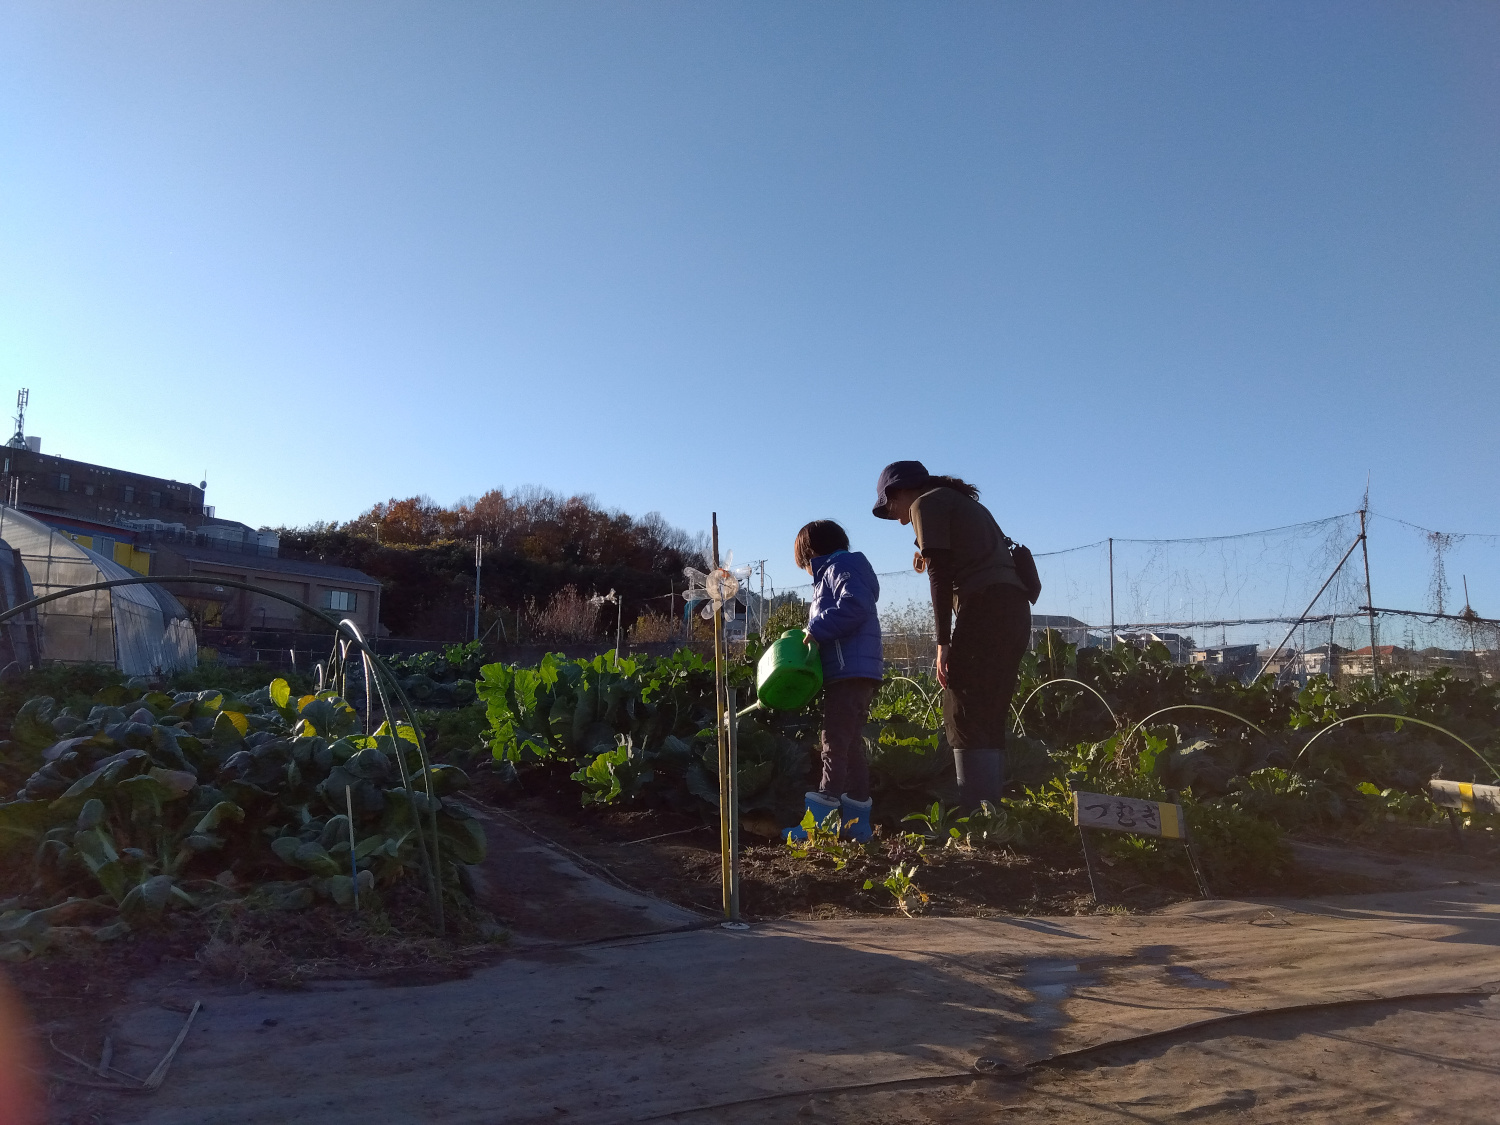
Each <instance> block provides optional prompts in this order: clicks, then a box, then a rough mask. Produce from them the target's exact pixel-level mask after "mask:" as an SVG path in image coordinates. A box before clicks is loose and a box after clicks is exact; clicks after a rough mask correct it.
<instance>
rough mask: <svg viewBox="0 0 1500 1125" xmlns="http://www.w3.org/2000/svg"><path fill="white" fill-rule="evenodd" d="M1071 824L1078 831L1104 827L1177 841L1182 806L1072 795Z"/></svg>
mask: <svg viewBox="0 0 1500 1125" xmlns="http://www.w3.org/2000/svg"><path fill="white" fill-rule="evenodd" d="M1073 823H1074V824H1076V825H1078V827H1080V828H1105V829H1108V830H1110V831H1112V832H1135V833H1138V834H1139V835H1142V836H1162V837H1165V838H1166V839H1169V840H1180V839H1182V837H1183V831H1182V806H1180V805H1174V804H1169V803H1167V802H1165V801H1146V800H1142V799H1141V798H1139V797H1111V796H1109V795H1108V794H1105V793H1074V794H1073Z"/></svg>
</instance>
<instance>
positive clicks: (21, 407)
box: [6, 387, 31, 449]
mask: <svg viewBox="0 0 1500 1125" xmlns="http://www.w3.org/2000/svg"><path fill="white" fill-rule="evenodd" d="M30 399H31V392H30V391H29V390H27V389H26V388H25V387H22V388H21V393H20V394H18V395H16V432H15V436H14V437H12V438H11V439H10V441H9V442H7V443H6V444H7V445H9V446H10V447H11V448H12V449H25V448H26V403H27V402H29V401H30Z"/></svg>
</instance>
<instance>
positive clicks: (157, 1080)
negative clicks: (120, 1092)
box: [145, 1000, 203, 1090]
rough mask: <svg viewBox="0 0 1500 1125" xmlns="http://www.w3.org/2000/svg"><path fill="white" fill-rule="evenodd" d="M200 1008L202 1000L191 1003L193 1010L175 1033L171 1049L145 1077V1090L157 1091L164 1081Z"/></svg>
mask: <svg viewBox="0 0 1500 1125" xmlns="http://www.w3.org/2000/svg"><path fill="white" fill-rule="evenodd" d="M201 1007H203V1001H202V1000H194V1001H193V1010H192V1011H191V1012H189V1013H188V1018H187V1022H186V1023H184V1024H183V1025H182V1030H181V1031H179V1032H178V1033H177V1038H176V1040H175V1041H174V1042H173V1043H172V1046H171V1048H170V1049H169V1050H168V1051H167V1053H166V1055H165V1056H163V1058H162V1060H161V1062H159V1063H157V1064H156V1069H155V1070H153V1071H152V1072H151V1073H150V1074H148V1075H147V1076H146V1082H145V1088H146V1089H147V1090H159V1089H160V1088H161V1084H162V1083H163V1082H165V1081H166V1078H167V1068H168V1067H170V1066H171V1065H172V1060H173V1059H175V1058H176V1057H177V1051H178V1048H180V1047H181V1046H182V1041H183V1040H184V1039H186V1038H187V1033H188V1029H189V1028H191V1027H192V1026H193V1021H194V1020H195V1019H197V1018H198V1009H199V1008H201Z"/></svg>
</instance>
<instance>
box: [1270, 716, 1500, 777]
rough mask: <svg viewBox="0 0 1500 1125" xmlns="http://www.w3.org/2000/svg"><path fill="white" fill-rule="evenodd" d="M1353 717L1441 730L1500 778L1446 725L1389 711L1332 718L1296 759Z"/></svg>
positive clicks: (1298, 752) (1487, 763)
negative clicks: (1392, 720) (1393, 720)
mask: <svg viewBox="0 0 1500 1125" xmlns="http://www.w3.org/2000/svg"><path fill="white" fill-rule="evenodd" d="M1355 719H1395V720H1396V723H1397V726H1398V729H1399V726H1400V724H1401V723H1416V724H1417V726H1419V727H1429V728H1431V729H1432V730H1435V731H1441V732H1442V733H1443V734H1446V735H1447V736H1448V737H1449V738H1451V739H1454V740H1455V741H1457V742H1459V743H1461V744H1462V745H1463V747H1464V749H1466V750H1468V751H1469V753H1471V754H1473V755H1474V757H1476V758H1478V759H1479V760H1480V761H1481V762H1483V763H1484V764H1485V765H1487V766H1489V767H1490V772H1491V773H1493V774H1494V775H1495V776H1496V777H1497V778H1500V769H1496V768H1495V766H1494V764H1493V763H1491V761H1490V760H1489V759H1488V758H1486V757H1485V756H1484V755H1483V754H1481V753H1480V752H1479V751H1478V750H1476V749H1474V747H1473V746H1471V745H1470V744H1469V743H1468V742H1465V741H1464V740H1463V739H1462V738H1459V737H1458V735H1456V734H1454V733H1453V732H1452V731H1451V730H1449V729H1448V728H1447V727H1440V726H1438V725H1437V724H1436V723H1429V722H1428V721H1427V720H1426V719H1414V718H1412V716H1410V715H1393V714H1390V713H1388V712H1385V711H1372V712H1370V713H1369V714H1366V715H1348V716H1345V717H1344V718H1342V719H1336V720H1334V721H1333V722H1331V723H1329V724H1328V725H1327V726H1326V727H1324V728H1323V729H1322V730H1320V731H1319V732H1318V733H1317V734H1315V735H1313V736H1312V737H1311V738H1309V739H1308V740H1307V742H1306V743H1305V744H1304V745H1303V747H1302V749H1301V750H1298V751H1297V759H1298V760H1299V761H1300V760H1301V758H1302V755H1303V754H1306V753H1307V748H1308V747H1309V746H1311V745H1312V744H1313V743H1314V742H1316V741H1318V739H1320V738H1322V737H1323V736H1324V735H1325V734H1327V733H1328V732H1329V731H1331V730H1332V729H1333V728H1334V727H1337V726H1342V725H1343V724H1344V723H1352V722H1353V721H1354V720H1355Z"/></svg>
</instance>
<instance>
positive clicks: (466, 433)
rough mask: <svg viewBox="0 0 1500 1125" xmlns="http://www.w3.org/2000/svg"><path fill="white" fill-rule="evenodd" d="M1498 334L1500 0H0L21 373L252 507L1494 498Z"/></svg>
mask: <svg viewBox="0 0 1500 1125" xmlns="http://www.w3.org/2000/svg"><path fill="white" fill-rule="evenodd" d="M1497 357H1500V5H1496V4H1494V3H1488V2H1486V3H1477V2H1476V3H1423V4H1411V3H1378V2H1374V3H1372V2H1361V3H1350V4H1339V3H1321V4H1306V3H1295V4H1274V3H1270V4H1268V3H1262V2H1256V3H1247V4H1227V3H1206V4H1200V3H1191V4H1189V3H1142V4H1127V3H1101V4H1069V3H1054V2H1045V3H1044V2H1037V3H1029V4H1022V3H1009V4H1000V3H972V4H971V3H946V4H945V3H906V4H891V3H871V2H866V0H861V2H858V3H820V4H807V3H787V4H777V3H755V4H730V3H711V4H704V3H697V4H687V3H647V2H631V3H613V4H583V3H540V4H503V3H488V4H481V3H447V4H417V3H412V4H402V5H396V4H388V3H371V2H359V3H290V2H283V3H272V2H257V3H217V2H216V3H213V4H202V3H197V2H193V3H177V4H163V3H150V2H141V3H131V4H98V3H92V2H91V3H68V2H58V0H47V2H45V3H17V2H14V0H12V2H9V3H7V4H5V5H4V7H3V8H0V375H3V378H0V402H4V403H8V402H9V400H10V396H11V395H12V394H13V393H14V388H15V387H19V386H22V385H25V386H29V387H30V388H31V393H32V411H31V414H30V416H29V425H28V429H29V430H30V431H31V432H34V433H37V434H40V435H41V436H42V438H43V441H44V450H45V451H48V452H53V453H58V454H62V455H65V456H70V457H77V458H80V459H84V460H90V461H97V462H103V463H106V464H111V465H118V466H121V467H129V468H132V469H138V470H141V471H145V472H150V473H156V474H162V475H166V476H172V477H175V478H177V479H180V480H191V481H197V480H198V479H199V478H200V476H201V475H202V474H203V473H204V471H205V470H206V471H207V475H208V480H209V499H210V502H212V503H215V504H217V506H218V510H219V513H220V514H221V515H225V516H229V517H232V518H238V519H242V520H244V521H246V522H248V523H251V524H263V523H264V524H272V525H276V524H300V523H307V522H310V521H313V520H319V519H347V518H349V517H352V516H354V515H355V514H357V513H358V512H359V511H361V510H362V509H364V508H367V507H368V506H369V505H370V504H371V503H373V502H374V501H377V500H381V499H385V498H388V497H392V496H406V495H410V494H413V493H427V494H430V495H431V496H432V497H434V498H435V499H438V500H441V501H445V502H450V501H453V500H456V499H458V498H459V497H461V496H464V495H469V494H477V493H480V492H482V491H484V490H485V489H487V488H489V487H492V486H496V485H500V486H506V487H513V486H516V485H521V484H540V485H545V486H548V487H551V488H554V489H558V490H561V491H564V492H573V491H581V492H589V493H593V494H594V495H595V496H596V497H597V498H598V500H599V501H600V502H602V503H604V504H606V505H612V506H618V507H620V508H623V509H625V510H627V511H630V512H633V513H637V514H639V513H642V512H645V511H648V510H652V509H656V510H659V511H661V512H662V513H663V514H664V515H665V516H666V517H667V518H669V519H670V520H672V521H673V522H675V523H678V524H680V525H683V526H686V527H688V528H689V529H692V530H697V529H700V528H706V526H707V523H708V513H709V512H710V511H711V510H717V511H718V512H719V513H720V520H721V523H722V525H723V526H724V528H725V542H726V544H727V545H730V546H733V547H735V548H736V553H737V555H738V556H739V557H740V558H742V559H743V558H746V557H759V556H769V557H770V558H771V559H772V560H773V568H774V570H775V571H779V573H780V577H781V579H782V581H790V580H793V579H794V574H793V572H792V567H791V565H790V561H789V559H788V557H787V556H788V555H789V553H790V544H791V538H792V535H793V533H794V532H795V530H796V528H797V527H798V526H799V525H800V524H801V523H803V522H804V521H806V520H807V519H810V518H814V517H818V516H833V517H836V518H839V519H841V520H843V521H845V523H846V525H847V526H848V528H849V530H850V532H851V534H852V535H853V537H854V539H855V545H856V546H858V547H864V548H866V549H867V550H868V551H869V553H870V554H871V556H872V558H873V559H874V561H875V562H876V564H877V567H879V568H882V569H885V568H890V567H894V566H898V565H901V564H902V563H903V562H904V561H905V560H907V559H909V557H910V538H909V535H908V534H906V533H905V532H903V531H902V530H901V529H899V528H897V527H895V526H894V525H891V524H884V523H880V522H878V521H875V520H874V519H873V518H872V517H871V516H870V515H869V505H870V503H871V500H872V499H873V496H872V493H873V484H874V479H875V476H876V473H877V472H878V470H879V469H880V467H881V465H882V464H884V463H885V462H886V461H888V460H892V459H896V458H904V457H919V458H922V459H923V460H925V461H927V462H928V464H929V466H930V467H931V468H933V469H934V470H937V471H948V472H954V473H958V474H961V475H963V476H965V477H968V478H971V479H973V480H975V481H976V482H978V483H979V484H980V485H981V486H982V487H983V488H984V490H985V498H986V500H987V501H988V502H989V503H990V504H991V507H992V508H993V509H994V510H995V511H996V513H997V515H998V516H999V517H1000V519H1001V522H1002V523H1003V524H1004V525H1005V527H1006V529H1007V530H1008V531H1010V532H1012V533H1013V534H1015V535H1016V536H1017V537H1018V538H1022V539H1024V540H1026V541H1027V542H1029V543H1031V544H1032V545H1033V546H1034V547H1036V548H1037V549H1038V550H1046V549H1051V548H1056V547H1062V546H1068V545H1072V544H1076V543H1083V542H1088V541H1091V540H1094V539H1099V538H1102V537H1104V536H1106V535H1115V536H1176V535H1203V534H1214V533H1221V532H1229V531H1237V530H1244V529H1250V528H1256V527H1267V526H1273V525H1277V524H1284V523H1289V522H1292V521H1295V520H1300V519H1306V518H1311V517H1316V516H1322V515H1327V514H1331V513H1335V512H1341V511H1348V510H1351V509H1352V508H1354V507H1356V506H1357V504H1358V501H1359V496H1360V493H1361V492H1362V491H1363V489H1364V485H1365V478H1366V473H1367V472H1368V473H1371V474H1372V478H1373V503H1374V505H1375V507H1376V508H1378V509H1381V510H1384V511H1388V512H1390V513H1392V514H1394V515H1399V516H1403V517H1405V518H1407V519H1411V520H1415V521H1417V522H1419V523H1422V524H1425V525H1427V526H1431V527H1439V528H1452V529H1455V530H1460V531H1468V530H1476V531H1494V530H1500V504H1497V499H1496V482H1497V479H1500V441H1497V440H1496V429H1495V427H1496V421H1497V418H1500V379H1497V363H1500V360H1497ZM1496 580H1497V581H1500V575H1497V576H1496ZM1472 581H1473V579H1472V578H1471V582H1472ZM1496 593H1497V594H1500V590H1497V591H1496ZM1496 600H1497V599H1496V598H1492V599H1491V601H1496ZM1477 604H1478V599H1477V598H1476V605H1477Z"/></svg>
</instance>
